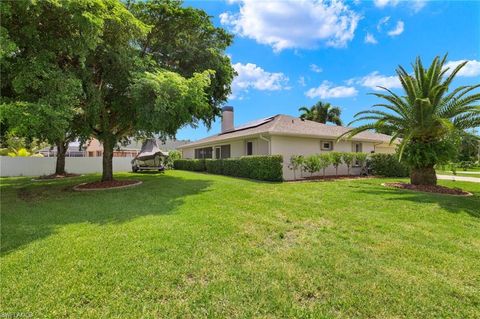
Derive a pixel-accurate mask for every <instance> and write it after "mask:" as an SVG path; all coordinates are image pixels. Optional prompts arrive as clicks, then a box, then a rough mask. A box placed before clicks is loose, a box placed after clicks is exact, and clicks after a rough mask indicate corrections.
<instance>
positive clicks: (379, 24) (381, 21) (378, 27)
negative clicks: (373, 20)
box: [377, 16, 390, 32]
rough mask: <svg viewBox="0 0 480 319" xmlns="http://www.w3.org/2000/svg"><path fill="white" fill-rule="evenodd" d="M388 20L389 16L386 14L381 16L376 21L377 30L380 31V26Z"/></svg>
mask: <svg viewBox="0 0 480 319" xmlns="http://www.w3.org/2000/svg"><path fill="white" fill-rule="evenodd" d="M389 20H390V16H386V17H383V18H381V19H380V20H379V21H378V23H377V30H378V32H381V31H382V27H383V25H386V24H388V21H389Z"/></svg>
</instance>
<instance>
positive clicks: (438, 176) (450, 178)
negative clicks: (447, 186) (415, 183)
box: [437, 175, 480, 183]
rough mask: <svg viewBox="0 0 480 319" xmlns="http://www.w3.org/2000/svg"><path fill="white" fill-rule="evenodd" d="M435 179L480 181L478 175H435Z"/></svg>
mask: <svg viewBox="0 0 480 319" xmlns="http://www.w3.org/2000/svg"><path fill="white" fill-rule="evenodd" d="M437 179H446V180H449V181H462V182H474V183H480V177H469V176H454V175H437Z"/></svg>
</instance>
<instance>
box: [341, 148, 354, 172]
mask: <svg viewBox="0 0 480 319" xmlns="http://www.w3.org/2000/svg"><path fill="white" fill-rule="evenodd" d="M342 160H343V162H344V163H345V165H347V175H350V167H352V164H353V162H354V161H355V153H342Z"/></svg>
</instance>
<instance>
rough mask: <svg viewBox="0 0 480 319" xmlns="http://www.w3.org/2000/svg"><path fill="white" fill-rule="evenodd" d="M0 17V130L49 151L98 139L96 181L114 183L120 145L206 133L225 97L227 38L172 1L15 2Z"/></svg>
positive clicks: (228, 75) (227, 89)
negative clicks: (2, 126)
mask: <svg viewBox="0 0 480 319" xmlns="http://www.w3.org/2000/svg"><path fill="white" fill-rule="evenodd" d="M1 10H2V20H3V21H2V28H1V29H0V33H1V35H2V40H1V41H2V49H1V51H0V54H1V61H0V63H1V66H2V70H5V71H4V73H5V75H3V74H2V76H3V79H4V81H2V97H1V102H2V109H3V110H4V111H5V112H4V113H5V114H6V115H8V118H6V119H3V118H2V122H5V121H6V122H8V123H7V124H8V127H9V128H11V129H12V130H17V131H18V132H24V133H25V134H26V132H28V134H31V135H34V136H35V137H38V138H40V139H43V140H48V141H49V142H52V143H56V142H58V141H63V142H65V140H66V139H67V140H68V136H69V135H68V134H69V133H70V132H72V133H74V134H73V135H75V136H76V137H81V138H82V139H87V138H90V137H96V138H98V139H99V140H100V141H101V142H102V144H103V147H104V154H103V157H104V158H103V166H104V170H103V176H102V179H103V180H111V179H113V174H112V154H113V148H114V147H116V146H117V144H118V143H119V142H120V141H122V140H123V139H125V138H127V137H132V136H133V137H135V136H151V135H152V134H158V135H160V136H173V135H174V134H175V133H176V131H177V130H178V129H179V128H180V127H182V126H184V125H196V124H197V123H198V122H200V121H201V122H203V123H205V124H206V125H207V126H209V125H210V124H211V122H212V121H213V120H214V118H215V116H216V115H218V114H219V112H220V111H219V110H220V108H219V107H220V105H221V104H222V103H224V102H225V101H226V99H227V97H228V95H229V93H230V84H231V82H232V80H233V77H234V75H235V71H234V70H233V68H232V66H231V63H230V59H229V58H228V56H227V55H226V54H225V49H226V48H227V47H228V46H229V45H230V44H231V43H232V38H233V37H232V35H230V34H228V33H227V32H226V31H225V30H223V29H221V28H216V27H214V25H213V24H212V22H211V20H210V19H211V18H210V17H209V16H208V15H207V14H206V13H205V12H204V11H202V10H199V9H194V8H185V7H183V6H182V3H181V2H179V1H169V0H151V1H139V2H134V1H128V2H126V3H122V2H120V1H118V0H78V1H73V0H72V1H69V0H64V1H57V0H46V1H38V2H36V1H17V2H7V3H6V4H5V2H2V7H1ZM52 124H54V125H52ZM73 135H72V136H73ZM62 138H63V139H62Z"/></svg>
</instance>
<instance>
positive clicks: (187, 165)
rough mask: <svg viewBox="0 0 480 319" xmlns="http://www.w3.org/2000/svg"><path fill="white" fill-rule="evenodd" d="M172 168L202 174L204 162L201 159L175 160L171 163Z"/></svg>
mask: <svg viewBox="0 0 480 319" xmlns="http://www.w3.org/2000/svg"><path fill="white" fill-rule="evenodd" d="M173 168H175V169H181V170H184V171H195V172H204V171H205V170H206V168H205V160H203V159H191V160H190V159H177V160H174V161H173Z"/></svg>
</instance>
